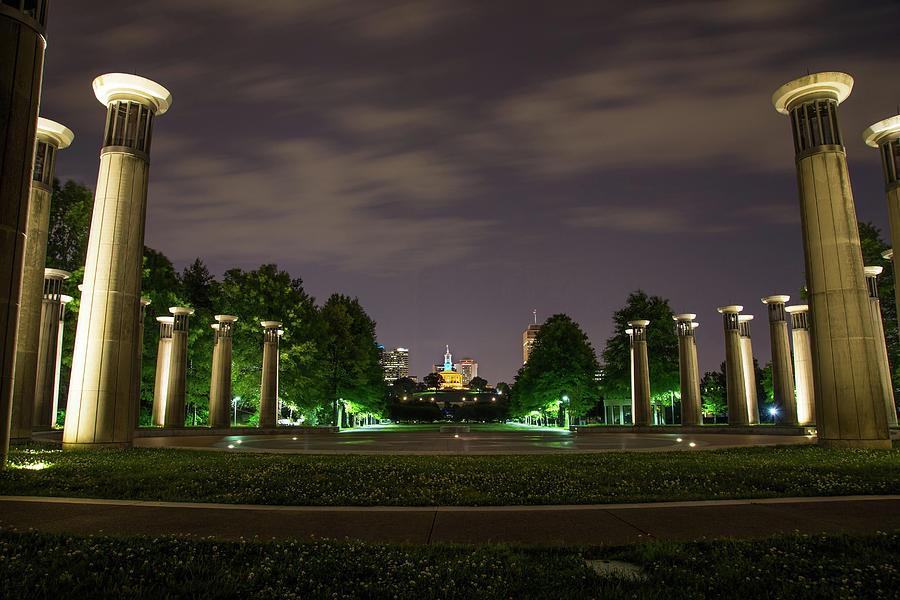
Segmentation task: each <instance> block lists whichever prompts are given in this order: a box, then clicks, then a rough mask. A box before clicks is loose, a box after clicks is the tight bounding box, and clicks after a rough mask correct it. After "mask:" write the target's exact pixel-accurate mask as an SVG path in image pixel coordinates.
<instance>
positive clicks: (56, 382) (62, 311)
mask: <svg viewBox="0 0 900 600" xmlns="http://www.w3.org/2000/svg"><path fill="white" fill-rule="evenodd" d="M74 299H75V298H73V297H72V296H66V295H62V296H60V299H59V303H60V307H59V330H58V332H57V342H56V369H54V375H53V396H52V398H53V410H51V412H50V414H51V415H53V427H56V419H57V418H58V417H57V415H59V390H60V379H59V377H60V373H61V372H62V355H63V338H64V336H65V327H66V305H67V304H68V303H69V302H71V301H72V300H74Z"/></svg>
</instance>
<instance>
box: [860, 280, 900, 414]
mask: <svg viewBox="0 0 900 600" xmlns="http://www.w3.org/2000/svg"><path fill="white" fill-rule="evenodd" d="M883 270H884V268H883V267H877V266H876V267H866V268H865V272H866V285H868V287H869V306H870V307H871V309H872V331H874V332H875V344H876V345H877V346H878V369H879V371H880V372H881V388H882V394H883V396H884V412H885V415H886V416H887V422H888V426H890V427H896V426H897V405H896V404H895V403H894V383H893V381H891V367H890V361H889V360H888V351H887V342H886V340H885V338H884V321H883V320H882V317H881V301H880V300H879V299H878V276H879V275H881V272H882V271H883Z"/></svg>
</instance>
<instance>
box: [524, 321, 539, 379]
mask: <svg viewBox="0 0 900 600" xmlns="http://www.w3.org/2000/svg"><path fill="white" fill-rule="evenodd" d="M533 314H534V323H532V324H531V325H529V326H528V327H527V328H526V329H525V331H523V332H522V364H523V365H524V364H526V363H527V362H528V357H529V356H531V349H532V348H534V342H535V341H536V340H537V336H538V333H540V331H541V326H540V325H538V322H537V311H536V310H535V311H533Z"/></svg>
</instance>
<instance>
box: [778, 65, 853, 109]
mask: <svg viewBox="0 0 900 600" xmlns="http://www.w3.org/2000/svg"><path fill="white" fill-rule="evenodd" d="M852 90H853V77H851V76H850V75H848V74H847V73H841V72H839V71H823V72H821V73H811V74H809V75H804V76H803V77H798V78H797V79H794V80H793V81H789V82H787V83H785V84H784V85H783V86H781V87H780V88H778V89H777V90H775V93H774V94H772V104H774V105H775V110H777V111H778V112H780V113H781V114H783V115H786V114H789V113H790V111H791V109H792V108H793V107H794V105H795V104H797V103H800V102H805V101H807V100H814V99H818V98H828V99H831V100H835V101H837V103H838V104H840V103H841V102H843V101H844V100H846V99H847V97H848V96H849V95H850V92H851V91H852Z"/></svg>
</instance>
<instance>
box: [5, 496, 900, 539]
mask: <svg viewBox="0 0 900 600" xmlns="http://www.w3.org/2000/svg"><path fill="white" fill-rule="evenodd" d="M0 527H14V528H17V529H20V530H21V529H28V528H34V529H37V530H41V531H56V532H71V533H81V534H146V535H160V534H191V535H199V536H217V537H225V538H237V537H254V536H259V537H261V538H270V537H277V538H283V537H297V538H305V537H310V536H315V537H330V538H345V537H349V538H357V539H363V540H368V541H378V542H409V543H416V544H429V543H438V542H457V543H483V542H509V543H525V544H561V543H564V544H627V543H632V542H638V541H642V540H647V539H668V540H691V539H698V538H703V537H707V538H711V537H725V536H728V537H741V538H750V537H760V536H765V535H771V534H775V533H790V532H793V531H800V532H803V533H810V534H813V533H820V532H832V533H833V532H851V533H872V532H875V531H890V530H896V529H900V496H852V497H837V498H782V499H770V500H723V501H707V502H666V503H655V504H617V505H612V504H610V505H590V506H533V507H528V506H526V507H522V506H509V507H488V508H468V507H421V508H418V507H409V508H405V507H373V508H363V507H289V506H252V505H235V504H190V503H177V502H138V501H127V500H90V499H77V498H36V497H15V496H0Z"/></svg>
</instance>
